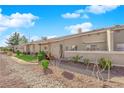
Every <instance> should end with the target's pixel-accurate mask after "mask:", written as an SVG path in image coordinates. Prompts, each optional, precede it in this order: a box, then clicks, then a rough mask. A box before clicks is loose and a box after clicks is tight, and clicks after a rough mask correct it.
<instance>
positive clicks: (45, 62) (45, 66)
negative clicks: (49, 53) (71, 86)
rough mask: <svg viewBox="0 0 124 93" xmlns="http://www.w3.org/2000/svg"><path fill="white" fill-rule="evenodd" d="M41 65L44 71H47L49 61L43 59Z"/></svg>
mask: <svg viewBox="0 0 124 93" xmlns="http://www.w3.org/2000/svg"><path fill="white" fill-rule="evenodd" d="M41 65H42V67H43V68H44V69H48V66H49V61H48V60H46V59H44V60H42V61H41Z"/></svg>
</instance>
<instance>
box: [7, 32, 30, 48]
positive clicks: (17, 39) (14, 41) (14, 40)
mask: <svg viewBox="0 0 124 93" xmlns="http://www.w3.org/2000/svg"><path fill="white" fill-rule="evenodd" d="M27 42H28V39H27V38H26V37H25V36H21V35H20V33H18V32H15V33H13V34H12V35H11V36H10V37H9V39H7V42H6V43H7V44H8V46H10V47H11V48H12V49H13V50H14V46H15V45H19V44H24V43H27Z"/></svg>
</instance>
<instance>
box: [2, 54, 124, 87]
mask: <svg viewBox="0 0 124 93" xmlns="http://www.w3.org/2000/svg"><path fill="white" fill-rule="evenodd" d="M49 69H50V71H51V72H52V73H48V74H44V71H43V69H42V68H41V67H39V66H38V65H37V64H20V63H17V62H15V61H14V60H13V59H11V58H10V57H8V56H5V55H2V54H0V87H8V88H9V87H17V88H18V87H22V88H66V87H69V88H70V87H71V88H83V87H86V88H87V87H88V88H92V87H95V88H97V87H124V84H121V83H116V82H106V81H99V80H97V79H96V78H93V77H90V76H87V75H84V74H78V73H74V72H71V71H68V70H65V69H60V68H58V67H56V66H50V67H49Z"/></svg>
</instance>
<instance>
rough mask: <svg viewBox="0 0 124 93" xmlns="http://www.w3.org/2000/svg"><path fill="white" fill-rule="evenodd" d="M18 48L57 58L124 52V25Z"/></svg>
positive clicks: (32, 43)
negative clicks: (70, 53) (81, 53)
mask: <svg viewBox="0 0 124 93" xmlns="http://www.w3.org/2000/svg"><path fill="white" fill-rule="evenodd" d="M19 47H21V48H19ZM16 48H17V50H20V51H21V52H25V53H30V54H35V53H38V52H39V51H40V50H44V51H46V52H47V53H50V54H51V55H53V56H54V57H56V58H60V57H63V56H64V54H63V52H64V51H124V25H116V26H112V27H108V28H103V29H97V30H92V31H88V32H80V33H78V34H73V35H68V36H63V37H58V38H52V39H48V40H44V41H43V40H39V41H34V42H30V43H28V44H24V45H21V46H20V45H18V46H16Z"/></svg>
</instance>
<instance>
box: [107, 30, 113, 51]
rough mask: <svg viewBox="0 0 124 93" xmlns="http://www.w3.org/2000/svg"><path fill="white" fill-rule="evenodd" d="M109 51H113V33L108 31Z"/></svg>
mask: <svg viewBox="0 0 124 93" xmlns="http://www.w3.org/2000/svg"><path fill="white" fill-rule="evenodd" d="M107 50H108V51H109V52H110V51H113V33H112V32H111V30H107Z"/></svg>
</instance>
